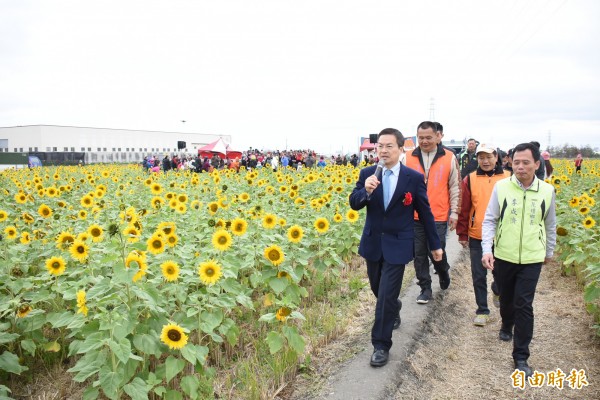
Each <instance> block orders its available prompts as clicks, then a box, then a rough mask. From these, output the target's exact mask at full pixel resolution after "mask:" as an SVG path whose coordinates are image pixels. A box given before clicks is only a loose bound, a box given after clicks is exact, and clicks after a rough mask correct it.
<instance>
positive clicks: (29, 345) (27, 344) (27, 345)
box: [21, 339, 36, 356]
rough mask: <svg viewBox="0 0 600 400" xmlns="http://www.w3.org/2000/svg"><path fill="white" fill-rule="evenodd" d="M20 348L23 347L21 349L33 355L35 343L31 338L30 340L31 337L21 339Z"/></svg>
mask: <svg viewBox="0 0 600 400" xmlns="http://www.w3.org/2000/svg"><path fill="white" fill-rule="evenodd" d="M21 348H23V350H25V351H26V352H28V353H29V354H31V355H32V356H35V349H36V345H35V342H34V341H33V340H31V339H26V340H21Z"/></svg>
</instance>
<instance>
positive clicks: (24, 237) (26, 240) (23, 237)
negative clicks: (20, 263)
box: [19, 232, 31, 244]
mask: <svg viewBox="0 0 600 400" xmlns="http://www.w3.org/2000/svg"><path fill="white" fill-rule="evenodd" d="M19 241H20V242H21V243H22V244H29V243H30V242H31V236H30V235H29V232H21V239H19Z"/></svg>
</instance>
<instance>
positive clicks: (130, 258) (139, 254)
mask: <svg viewBox="0 0 600 400" xmlns="http://www.w3.org/2000/svg"><path fill="white" fill-rule="evenodd" d="M142 265H146V253H145V252H143V251H138V250H132V251H131V252H129V254H128V255H127V258H126V259H125V267H127V268H132V267H138V268H140V269H141V268H142Z"/></svg>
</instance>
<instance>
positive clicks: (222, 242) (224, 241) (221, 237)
mask: <svg viewBox="0 0 600 400" xmlns="http://www.w3.org/2000/svg"><path fill="white" fill-rule="evenodd" d="M218 242H219V244H226V243H227V238H226V237H225V236H220V237H219V240H218Z"/></svg>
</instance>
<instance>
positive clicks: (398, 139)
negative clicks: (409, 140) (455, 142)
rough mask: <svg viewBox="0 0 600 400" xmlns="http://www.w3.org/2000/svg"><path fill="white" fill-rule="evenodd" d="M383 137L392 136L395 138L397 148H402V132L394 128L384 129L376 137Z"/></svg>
mask: <svg viewBox="0 0 600 400" xmlns="http://www.w3.org/2000/svg"><path fill="white" fill-rule="evenodd" d="M383 135H394V136H396V143H398V147H402V146H404V136H403V135H402V132H400V131H399V130H398V129H395V128H385V129H384V130H382V131H381V132H379V134H378V135H377V139H379V138H380V137H381V136H383Z"/></svg>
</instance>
